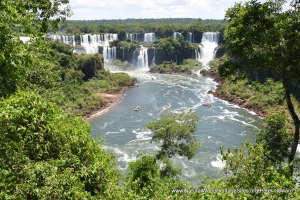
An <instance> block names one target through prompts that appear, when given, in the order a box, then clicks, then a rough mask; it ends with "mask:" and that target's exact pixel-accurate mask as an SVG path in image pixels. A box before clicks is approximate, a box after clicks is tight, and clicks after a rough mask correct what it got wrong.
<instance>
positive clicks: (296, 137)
mask: <svg viewBox="0 0 300 200" xmlns="http://www.w3.org/2000/svg"><path fill="white" fill-rule="evenodd" d="M282 85H283V88H284V93H285V97H286V103H287V106H288V110H289V113H290V115H291V117H292V119H293V122H294V128H295V130H294V140H293V142H292V146H291V152H290V155H289V158H288V163H289V164H291V162H292V161H293V160H294V158H295V154H296V150H297V146H298V142H299V124H300V121H299V117H298V116H297V114H296V112H295V109H294V106H293V103H292V101H291V94H290V91H289V88H288V84H287V81H286V79H285V78H284V79H282ZM293 171H294V170H293V165H291V166H290V173H291V175H293Z"/></svg>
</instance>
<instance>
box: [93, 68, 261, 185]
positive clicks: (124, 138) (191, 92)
mask: <svg viewBox="0 0 300 200" xmlns="http://www.w3.org/2000/svg"><path fill="white" fill-rule="evenodd" d="M126 73H128V74H130V75H131V76H134V77H136V78H137V79H138V81H139V83H138V87H135V88H129V89H127V90H126V92H125V98H124V100H123V101H121V102H120V103H119V104H117V105H116V106H114V107H113V108H111V109H110V110H109V112H107V113H105V114H103V115H101V116H98V117H96V118H92V119H90V120H89V121H90V124H91V130H92V137H93V138H98V137H100V136H105V144H104V147H105V149H107V151H109V152H111V153H113V154H114V155H115V158H116V161H117V166H118V167H119V168H120V169H121V170H123V171H126V170H128V162H130V161H134V160H135V159H136V156H137V155H138V153H139V152H142V153H147V154H152V155H154V154H155V153H156V152H157V151H158V149H159V145H158V144H155V143H152V144H151V143H150V139H151V136H152V134H151V132H150V131H149V130H146V129H145V126H146V124H147V123H149V122H151V121H154V120H157V119H159V117H160V114H161V113H164V112H182V111H186V110H187V109H192V110H193V112H194V113H195V114H196V115H198V116H199V118H200V120H199V122H198V127H197V131H196V132H195V133H194V134H195V135H196V138H197V141H199V142H200V144H201V148H200V149H198V150H197V154H196V156H195V157H194V158H193V159H191V160H187V159H186V158H184V157H180V156H176V157H175V158H174V159H172V160H173V161H174V162H175V163H176V164H177V165H178V166H179V167H181V168H182V176H181V178H182V179H184V180H187V181H189V182H190V183H192V184H199V183H200V182H201V181H202V178H199V177H200V175H203V174H204V175H207V176H209V177H211V178H219V177H221V176H222V174H223V170H222V167H223V166H224V163H223V162H222V161H221V155H220V146H223V147H224V149H227V148H231V149H232V148H235V147H240V144H241V143H242V142H245V141H246V140H248V141H250V142H251V143H254V141H255V135H256V134H257V133H258V132H259V130H260V129H261V127H262V123H263V120H262V119H261V118H259V117H258V116H256V115H255V114H254V113H251V112H248V111H246V110H244V109H241V108H239V107H237V106H235V105H231V104H229V103H227V102H225V101H223V100H220V99H218V98H216V97H214V96H212V95H211V94H207V91H209V90H215V89H216V85H217V83H216V82H214V81H213V80H212V79H210V78H207V77H203V76H199V75H167V74H150V73H148V72H146V71H138V70H136V71H127V72H126ZM167 103H170V104H171V107H170V108H165V107H164V105H165V104H167ZM203 103H209V104H211V107H206V106H202V104H203ZM136 106H141V110H140V111H134V109H135V107H136Z"/></svg>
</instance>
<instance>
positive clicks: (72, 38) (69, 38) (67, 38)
mask: <svg viewBox="0 0 300 200" xmlns="http://www.w3.org/2000/svg"><path fill="white" fill-rule="evenodd" d="M50 38H51V39H52V40H58V41H59V42H62V43H65V44H68V45H71V46H73V47H75V36H74V35H72V36H67V35H50Z"/></svg>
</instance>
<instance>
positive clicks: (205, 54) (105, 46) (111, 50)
mask: <svg viewBox="0 0 300 200" xmlns="http://www.w3.org/2000/svg"><path fill="white" fill-rule="evenodd" d="M181 35H182V34H181V33H180V32H174V33H173V39H178V38H180V37H181ZM185 36H186V37H185V40H186V41H188V42H189V43H194V42H195V41H194V37H195V36H194V34H193V33H192V32H188V33H186V35H185ZM50 38H52V39H54V40H58V41H60V42H63V43H65V44H69V45H71V46H74V47H75V46H76V47H75V52H77V53H84V54H95V53H102V54H103V57H104V61H110V60H113V59H116V58H117V49H116V47H114V46H113V47H110V46H109V42H110V41H114V40H117V39H118V35H117V34H85V35H80V36H79V37H78V36H76V37H74V35H73V36H59V35H51V36H50ZM127 38H130V39H131V40H135V41H137V42H154V41H156V36H155V33H130V34H127ZM75 39H76V41H75ZM218 40H219V33H217V32H206V33H204V34H203V35H202V39H201V44H200V45H199V46H198V47H197V48H196V49H195V53H193V52H192V53H191V55H192V56H191V57H193V56H194V54H195V57H194V58H195V59H196V60H198V61H199V62H201V63H202V65H203V68H208V63H209V62H210V61H211V60H213V59H214V57H215V53H216V47H217V46H218ZM75 44H77V45H75ZM78 45H80V46H81V47H79V46H78ZM121 52H122V54H121V55H120V52H118V59H121V60H122V61H126V60H128V61H130V62H131V64H133V65H134V66H137V67H138V68H141V69H146V68H148V66H155V65H156V62H158V63H161V62H162V61H163V60H164V58H162V57H161V55H157V56H156V52H157V50H156V49H155V48H154V49H153V52H152V51H150V52H148V49H147V48H145V47H143V46H140V48H139V49H138V50H137V51H135V52H134V53H133V54H131V55H132V59H131V60H130V58H128V55H130V53H128V52H126V53H124V48H123V50H122V51H121ZM158 52H161V50H158ZM148 53H149V56H148ZM125 54H126V57H125ZM148 57H149V60H148ZM169 57H172V58H166V59H172V60H174V61H175V62H176V63H177V59H179V60H180V62H181V61H182V59H185V58H182V56H181V57H180V56H179V57H178V55H177V53H175V54H174V55H170V56H169Z"/></svg>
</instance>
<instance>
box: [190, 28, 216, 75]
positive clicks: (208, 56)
mask: <svg viewBox="0 0 300 200" xmlns="http://www.w3.org/2000/svg"><path fill="white" fill-rule="evenodd" d="M218 39H219V33H218V32H206V33H204V34H203V36H202V40H201V44H202V45H203V46H202V45H199V47H198V48H197V49H196V52H195V54H196V60H198V61H199V62H201V63H202V66H203V68H206V69H207V68H209V66H208V63H209V62H210V61H211V60H213V59H214V58H215V53H216V47H217V46H218Z"/></svg>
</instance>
